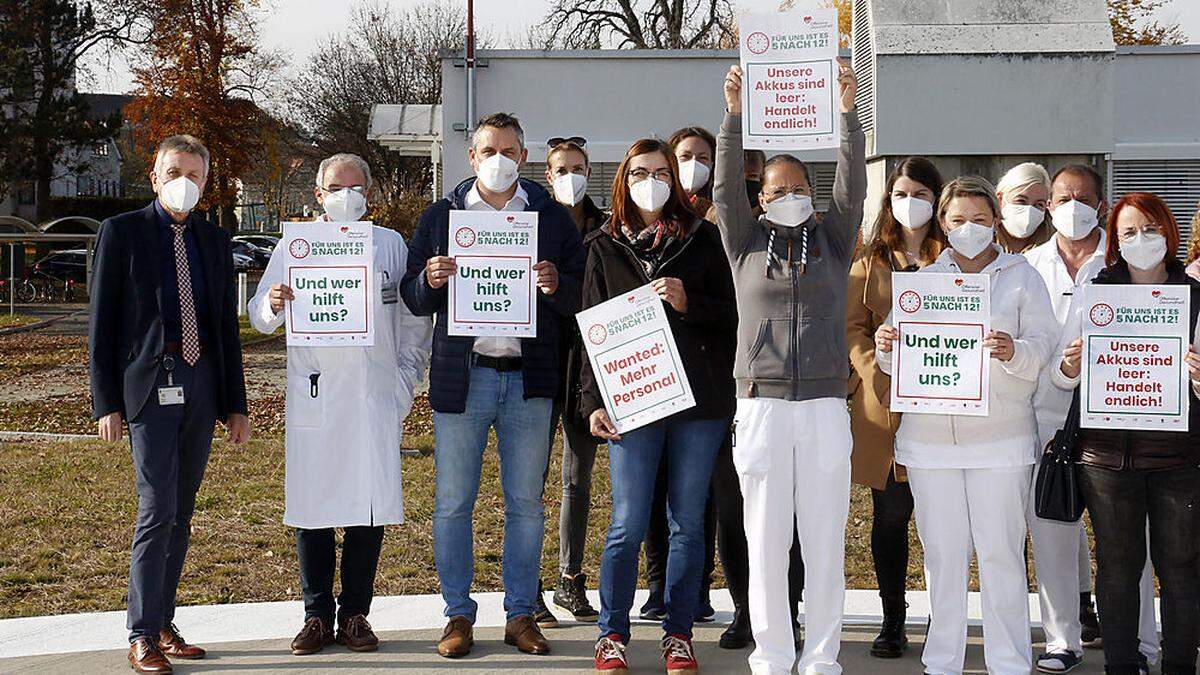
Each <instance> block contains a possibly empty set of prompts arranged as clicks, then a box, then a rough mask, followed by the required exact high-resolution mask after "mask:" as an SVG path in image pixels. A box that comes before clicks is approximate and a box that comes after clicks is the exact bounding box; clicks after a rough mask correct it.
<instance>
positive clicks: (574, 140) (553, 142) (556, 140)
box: [546, 136, 587, 148]
mask: <svg viewBox="0 0 1200 675" xmlns="http://www.w3.org/2000/svg"><path fill="white" fill-rule="evenodd" d="M563 143H570V144H571V145H578V146H579V147H581V148H582V147H583V146H585V145H587V139H586V138H584V137H583V136H554V137H553V138H550V139H549V140H547V141H546V145H548V146H550V147H552V148H554V147H558V146H560V145H562V144H563Z"/></svg>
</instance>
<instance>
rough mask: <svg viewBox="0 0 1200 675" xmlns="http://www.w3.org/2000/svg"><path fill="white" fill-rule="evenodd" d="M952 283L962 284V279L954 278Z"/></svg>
mask: <svg viewBox="0 0 1200 675" xmlns="http://www.w3.org/2000/svg"><path fill="white" fill-rule="evenodd" d="M954 285H955V286H962V285H963V280H962V279H955V280H954Z"/></svg>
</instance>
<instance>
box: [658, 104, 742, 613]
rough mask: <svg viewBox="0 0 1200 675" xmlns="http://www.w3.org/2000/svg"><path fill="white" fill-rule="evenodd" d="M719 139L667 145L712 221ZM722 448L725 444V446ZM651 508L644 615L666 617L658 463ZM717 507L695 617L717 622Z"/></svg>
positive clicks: (703, 136)
mask: <svg viewBox="0 0 1200 675" xmlns="http://www.w3.org/2000/svg"><path fill="white" fill-rule="evenodd" d="M716 143H717V141H716V139H715V138H713V135H712V134H711V133H710V132H709V131H708V130H707V129H704V128H703V127H684V128H682V129H680V130H678V131H676V132H675V133H673V134H671V136H670V138H668V139H667V145H669V146H670V147H671V151H672V152H674V153H675V161H676V162H677V163H678V164H679V183H680V185H682V186H683V190H684V192H685V193H686V194H687V197H688V201H689V202H690V203H691V205H692V210H693V211H695V212H696V214H697V215H701V216H703V217H704V218H705V219H706V220H708V221H710V222H711V221H712V220H713V218H714V217H715V216H714V215H713V205H712V165H713V150H714V148H715V147H716ZM721 450H722V452H725V451H726V445H722V447H721ZM651 509H652V510H651V512H650V528H649V529H648V530H647V531H646V541H645V543H644V544H643V547H644V548H645V551H646V586H647V587H648V589H649V591H650V592H649V595H648V596H647V598H646V602H645V604H643V605H642V608H641V610H639V614H640V616H641V618H643V619H646V620H648V621H661V620H662V619H663V617H664V616H665V615H666V611H667V610H666V604H665V602H664V601H663V594H664V589H663V583H664V580H665V579H666V576H667V550H668V549H667V474H666V466H665V465H664V466H659V467H658V482H657V483H656V484H655V488H654V503H653V505H652V506H651ZM716 538H717V530H716V509H715V504H714V501H713V497H712V494H711V491H710V494H709V499H708V504H707V506H706V507H705V512H704V574H703V575H702V577H701V579H700V601H699V605H698V606H697V611H696V621H697V622H700V623H705V622H709V621H712V620H713V615H714V614H715V613H716V612H715V611H714V610H713V606H712V602H710V601H709V588H710V587H711V586H712V573H713V569H714V561H715V558H716Z"/></svg>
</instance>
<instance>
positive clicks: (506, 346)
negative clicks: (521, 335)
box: [464, 183, 529, 358]
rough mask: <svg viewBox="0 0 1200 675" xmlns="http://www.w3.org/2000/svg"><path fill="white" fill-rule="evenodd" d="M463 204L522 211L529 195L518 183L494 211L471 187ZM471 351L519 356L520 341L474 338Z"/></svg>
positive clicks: (476, 208)
mask: <svg viewBox="0 0 1200 675" xmlns="http://www.w3.org/2000/svg"><path fill="white" fill-rule="evenodd" d="M464 204H465V206H466V207H467V210H468V211H524V210H525V207H526V206H527V205H528V204H529V194H528V193H526V192H525V188H523V187H521V184H520V183H517V191H516V192H515V193H514V194H513V196H512V199H510V200H508V203H507V204H505V205H504V208H500V209H494V208H492V205H491V204H488V203H487V202H485V201H484V200H483V196H482V195H480V194H479V189H478V187H477V186H475V185H472V186H471V191H470V192H468V193H467V197H466V199H465V200H464ZM473 351H474V352H475V353H476V354H482V355H484V356H491V357H494V358H501V357H514V356H520V355H521V341H520V340H518V339H517V338H505V337H479V338H475V348H474V350H473Z"/></svg>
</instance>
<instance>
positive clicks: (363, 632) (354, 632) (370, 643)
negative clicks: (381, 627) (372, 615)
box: [337, 614, 379, 652]
mask: <svg viewBox="0 0 1200 675" xmlns="http://www.w3.org/2000/svg"><path fill="white" fill-rule="evenodd" d="M337 643H338V644H339V645H346V647H347V648H349V649H350V651H352V652H373V651H375V650H376V649H379V638H377V637H375V632H374V631H372V630H371V624H369V623H367V617H365V616H363V615H362V614H355V615H354V616H352V617H350V618H349V619H346V620H345V621H341V620H339V621H338V631H337Z"/></svg>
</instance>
